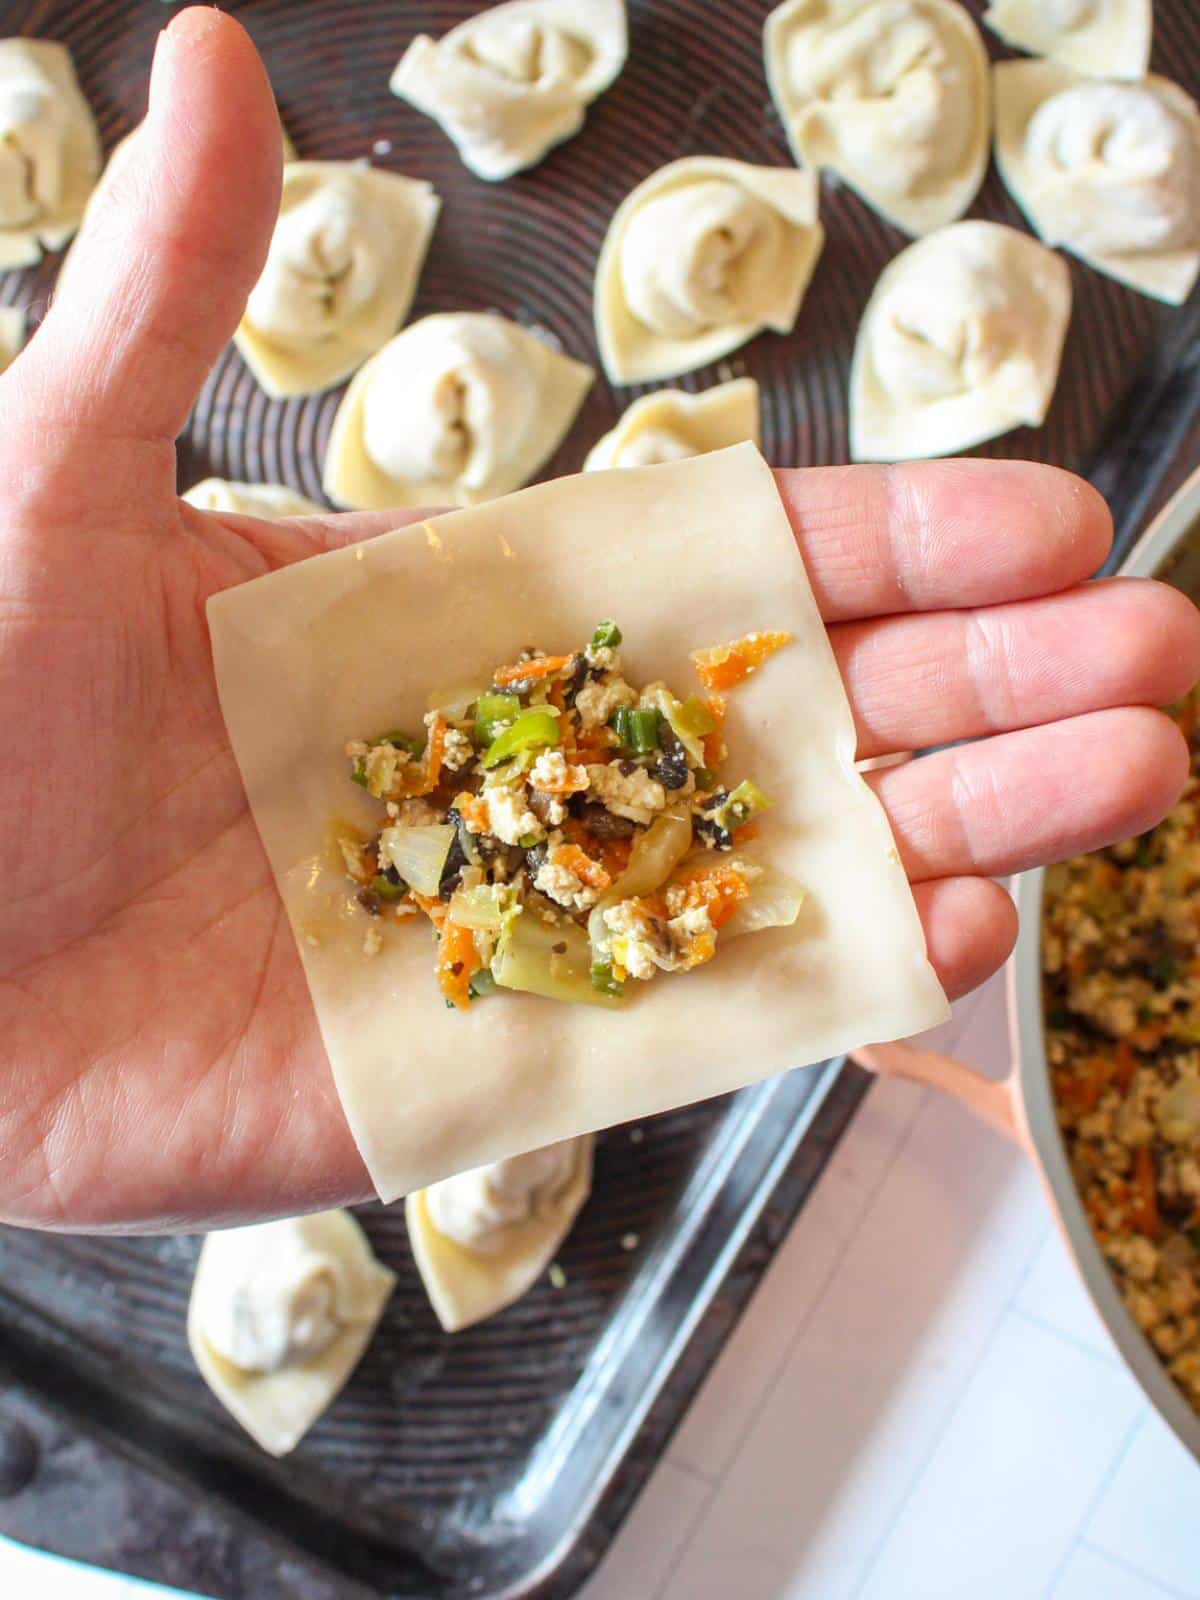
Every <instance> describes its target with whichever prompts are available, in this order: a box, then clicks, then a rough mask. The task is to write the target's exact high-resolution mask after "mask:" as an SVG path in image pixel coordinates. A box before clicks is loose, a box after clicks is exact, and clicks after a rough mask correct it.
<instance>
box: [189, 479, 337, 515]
mask: <svg viewBox="0 0 1200 1600" xmlns="http://www.w3.org/2000/svg"><path fill="white" fill-rule="evenodd" d="M180 498H181V499H183V500H186V501H187V502H188V504H189V505H193V506H198V507H199V508H200V510H201V511H218V512H223V513H225V514H227V515H234V516H244V517H311V516H313V515H315V514H318V513H320V512H321V511H322V510H323V509H324V508H323V507H321V506H319V505H317V504H316V502H315V501H313V500H310V499H309V498H308V496H307V495H303V494H297V493H296V491H295V489H288V488H285V486H284V485H283V484H281V483H236V482H233V481H231V480H230V479H228V478H204V479H203V480H202V481H201V482H200V483H196V484H193V485H192V487H191V488H190V489H186V490H185V491H184V493H183V494H182V495H181V496H180Z"/></svg>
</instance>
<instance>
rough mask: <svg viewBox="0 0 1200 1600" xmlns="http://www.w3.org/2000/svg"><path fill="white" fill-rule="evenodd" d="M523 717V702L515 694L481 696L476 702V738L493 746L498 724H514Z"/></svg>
mask: <svg viewBox="0 0 1200 1600" xmlns="http://www.w3.org/2000/svg"><path fill="white" fill-rule="evenodd" d="M520 715H521V702H520V700H519V699H518V698H517V696H516V695H515V694H491V693H488V694H481V695H480V696H479V699H478V700H476V702H475V738H476V741H477V742H478V743H479V744H491V742H492V740H493V739H494V738H495V737H496V724H497V723H498V722H513V721H515V720H516V718H517V717H519V716H520Z"/></svg>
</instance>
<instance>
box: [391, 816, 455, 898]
mask: <svg viewBox="0 0 1200 1600" xmlns="http://www.w3.org/2000/svg"><path fill="white" fill-rule="evenodd" d="M455 832H456V830H455V828H454V827H453V825H452V824H451V823H448V822H437V823H433V824H432V825H430V826H428V827H422V828H410V827H405V826H404V825H403V824H402V823H396V824H395V825H394V826H392V827H390V828H385V829H384V830H383V832H382V833H381V834H380V835H379V854H380V858H381V859H386V860H387V861H388V862H389V863H390V864H391V865H392V866H393V867H395V869H396V871H397V872H398V873H399V874H400V876H401V877H402V878H403V879H404V881H405V883H407V884H411V885H412V887H413V888H414V889H415V890H416V891H417V893H418V894H424V895H430V896H433V895H436V894H437V892H438V889H439V887H440V886H441V881H442V873H443V872H444V871H445V870H446V859H447V857H448V856H449V854H450V846H451V845H452V844H453V843H454V835H455Z"/></svg>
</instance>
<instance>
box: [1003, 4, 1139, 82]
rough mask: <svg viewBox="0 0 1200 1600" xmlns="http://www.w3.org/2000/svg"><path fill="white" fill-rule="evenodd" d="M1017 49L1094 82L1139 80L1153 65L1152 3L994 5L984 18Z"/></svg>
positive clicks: (1007, 42) (1006, 42)
mask: <svg viewBox="0 0 1200 1600" xmlns="http://www.w3.org/2000/svg"><path fill="white" fill-rule="evenodd" d="M983 20H984V21H985V22H986V23H987V25H988V27H989V28H991V30H992V31H993V33H997V34H999V36H1000V37H1001V38H1002V39H1003V40H1004V42H1005V44H1009V45H1012V47H1013V48H1014V49H1015V50H1028V51H1029V52H1030V54H1031V55H1036V56H1049V57H1050V59H1051V60H1052V61H1057V62H1059V63H1060V65H1062V66H1064V67H1070V68H1071V69H1072V71H1074V72H1086V73H1089V74H1090V75H1091V76H1092V77H1096V78H1140V77H1142V76H1143V75H1144V74H1145V73H1146V72H1147V71H1148V69H1149V66H1150V42H1151V37H1152V34H1153V31H1154V13H1153V6H1152V4H1151V0H992V3H991V5H990V6H989V8H988V10H987V12H986V13H985V15H984V19H983Z"/></svg>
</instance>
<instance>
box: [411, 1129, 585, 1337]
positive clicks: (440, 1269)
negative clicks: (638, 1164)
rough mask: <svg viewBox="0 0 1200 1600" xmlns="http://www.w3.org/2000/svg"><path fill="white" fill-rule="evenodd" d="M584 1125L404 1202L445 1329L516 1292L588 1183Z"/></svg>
mask: <svg viewBox="0 0 1200 1600" xmlns="http://www.w3.org/2000/svg"><path fill="white" fill-rule="evenodd" d="M593 1142H594V1141H593V1139H592V1137H591V1135H590V1134H587V1135H584V1136H583V1137H582V1138H579V1139H566V1140H564V1141H563V1142H562V1143H561V1144H553V1145H549V1146H548V1147H547V1148H545V1149H543V1150H529V1151H527V1152H526V1153H525V1154H524V1155H520V1156H512V1157H510V1158H509V1159H508V1160H506V1161H497V1162H494V1163H493V1164H492V1165H491V1166H487V1167H476V1168H474V1169H473V1170H471V1171H469V1172H460V1173H457V1174H456V1175H455V1176H454V1177H452V1178H443V1179H442V1181H441V1182H440V1183H435V1184H433V1185H432V1186H431V1187H430V1188H428V1189H419V1190H418V1191H417V1192H416V1194H410V1195H409V1196H408V1198H407V1200H406V1201H405V1204H404V1216H405V1220H406V1222H407V1223H408V1237H409V1242H410V1243H411V1245H412V1252H413V1258H414V1260H415V1261H416V1263H417V1268H418V1270H419V1271H420V1274H421V1279H422V1282H423V1283H424V1285H425V1289H426V1292H427V1294H428V1295H429V1301H430V1304H431V1305H432V1306H433V1309H434V1311H435V1313H436V1314H437V1319H438V1321H439V1322H440V1323H441V1325H442V1327H443V1328H444V1329H445V1330H446V1332H447V1333H458V1332H459V1330H460V1329H462V1328H469V1327H471V1326H472V1324H473V1323H476V1322H482V1321H483V1320H484V1318H485V1317H491V1316H494V1315H495V1314H496V1312H497V1311H503V1310H504V1308H505V1307H506V1306H511V1305H512V1304H513V1302H514V1301H516V1300H519V1299H520V1298H521V1296H522V1295H523V1294H525V1293H526V1292H527V1291H528V1290H529V1289H531V1288H532V1287H533V1285H534V1284H535V1283H536V1282H537V1280H538V1279H539V1278H540V1277H541V1275H542V1273H543V1272H544V1271H545V1270H546V1268H547V1267H548V1266H549V1265H550V1263H551V1262H552V1261H553V1259H554V1255H555V1252H556V1251H557V1249H558V1247H559V1245H560V1244H562V1242H563V1240H564V1239H565V1238H566V1236H567V1234H568V1233H569V1232H570V1231H571V1225H572V1223H573V1222H574V1221H575V1218H576V1217H577V1216H578V1214H579V1208H580V1207H581V1206H582V1205H583V1202H584V1201H585V1200H586V1199H587V1197H588V1192H589V1190H590V1189H591V1186H592V1145H593Z"/></svg>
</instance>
